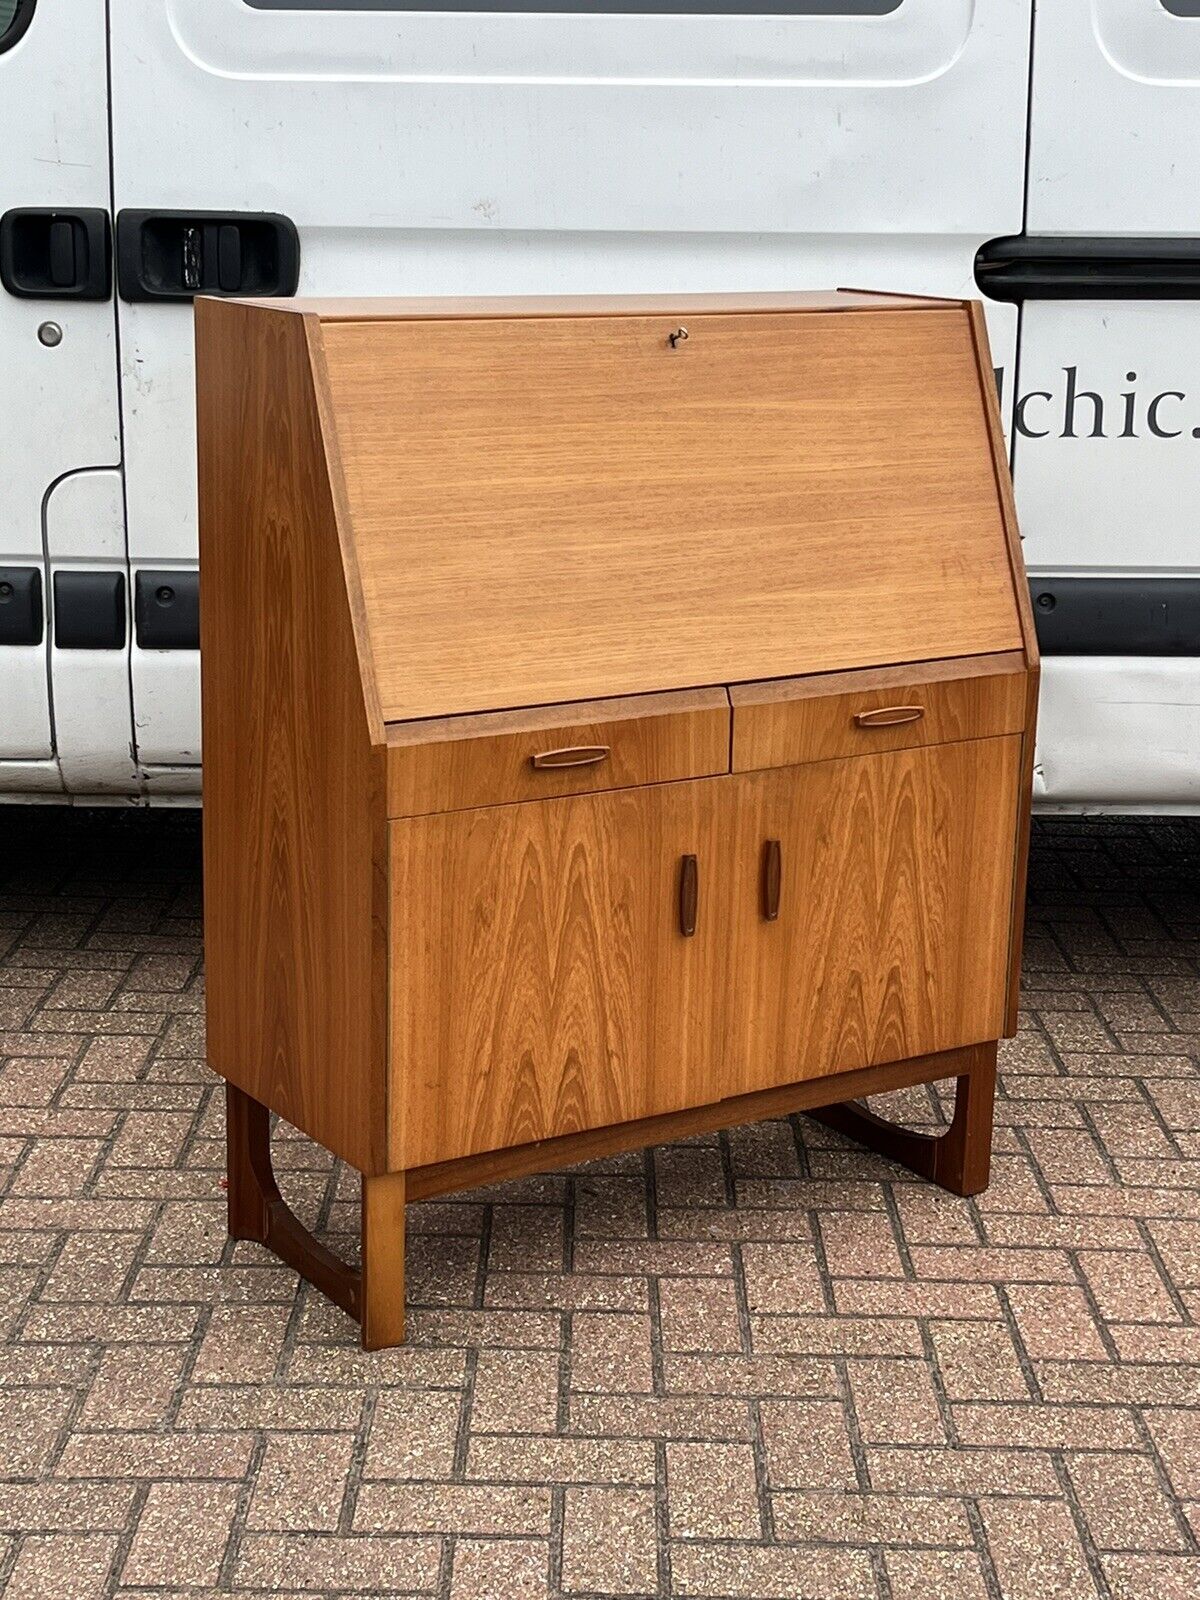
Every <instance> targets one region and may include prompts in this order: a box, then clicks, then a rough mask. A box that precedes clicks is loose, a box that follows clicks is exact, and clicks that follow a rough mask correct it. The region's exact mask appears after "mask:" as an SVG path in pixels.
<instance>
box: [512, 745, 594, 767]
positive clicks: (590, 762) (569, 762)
mask: <svg viewBox="0 0 1200 1600" xmlns="http://www.w3.org/2000/svg"><path fill="white" fill-rule="evenodd" d="M608 756H609V747H608V745H606V744H572V745H565V746H564V747H563V748H562V749H561V750H539V751H538V753H537V755H535V756H530V758H529V765H530V766H531V767H536V768H537V769H538V771H539V772H540V771H542V770H543V769H545V768H547V767H598V766H599V765H600V763H601V762H602V761H607V760H608Z"/></svg>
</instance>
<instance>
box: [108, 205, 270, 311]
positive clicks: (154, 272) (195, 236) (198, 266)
mask: <svg viewBox="0 0 1200 1600" xmlns="http://www.w3.org/2000/svg"><path fill="white" fill-rule="evenodd" d="M299 282H300V235H299V234H298V233H297V232H296V225H295V223H294V222H293V221H292V220H291V218H290V217H284V216H280V215H279V214H278V213H277V212H274V211H133V210H126V211H119V212H118V213H117V293H118V294H119V295H120V296H121V299H122V300H128V301H131V302H137V301H142V300H192V299H194V298H195V296H196V295H198V294H218V295H221V294H236V295H243V296H245V295H289V294H295V292H296V286H297V284H298V283H299Z"/></svg>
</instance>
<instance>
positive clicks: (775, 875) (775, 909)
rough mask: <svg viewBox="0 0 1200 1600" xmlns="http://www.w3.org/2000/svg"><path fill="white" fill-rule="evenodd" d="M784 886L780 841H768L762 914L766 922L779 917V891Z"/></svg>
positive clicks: (763, 870)
mask: <svg viewBox="0 0 1200 1600" xmlns="http://www.w3.org/2000/svg"><path fill="white" fill-rule="evenodd" d="M782 884H783V848H782V846H781V845H780V843H779V840H778V839H767V840H766V841H765V842H764V844H763V858H762V914H763V920H764V921H766V922H774V921H775V919H776V918H777V917H778V916H779V891H780V889H781V887H782Z"/></svg>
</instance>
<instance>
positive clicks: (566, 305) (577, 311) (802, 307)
mask: <svg viewBox="0 0 1200 1600" xmlns="http://www.w3.org/2000/svg"><path fill="white" fill-rule="evenodd" d="M197 299H198V300H201V299H203V300H218V302H220V301H226V302H227V303H229V304H232V305H237V306H247V307H252V308H259V309H262V310H266V311H284V312H291V313H293V314H294V315H297V316H309V317H317V318H319V319H320V321H322V322H404V321H438V320H446V321H452V320H455V319H465V318H488V317H495V318H512V317H581V316H588V317H600V316H610V317H637V316H657V315H679V316H683V315H687V316H719V315H722V314H725V315H729V314H735V315H742V314H752V313H756V312H766V313H770V312H813V311H876V312H880V311H945V310H952V309H954V308H961V307H963V306H965V305H966V304H967V302H966V301H965V300H954V299H936V298H933V297H932V296H928V295H906V294H894V293H892V292H890V291H888V290H885V289H830V290H794V291H783V292H779V293H737V294H679V295H670V294H648V295H647V294H629V295H485V296H479V297H458V296H430V297H420V296H414V297H410V298H397V297H391V296H388V297H380V298H371V299H360V298H352V297H348V298H342V299H336V298H320V297H313V298H305V297H296V298H292V299H273V298H268V297H262V298H257V297H255V298H250V297H240V296H220V297H217V296H198V297H197Z"/></svg>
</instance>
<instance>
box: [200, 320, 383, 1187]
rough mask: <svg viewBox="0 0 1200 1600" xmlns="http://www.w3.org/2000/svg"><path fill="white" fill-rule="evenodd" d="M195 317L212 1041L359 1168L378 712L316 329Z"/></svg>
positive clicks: (367, 1054)
mask: <svg viewBox="0 0 1200 1600" xmlns="http://www.w3.org/2000/svg"><path fill="white" fill-rule="evenodd" d="M196 318H197V327H198V330H199V334H200V337H199V338H198V340H197V400H198V408H199V409H198V425H199V441H200V458H199V480H200V562H201V572H202V574H203V579H202V581H203V586H204V603H203V605H202V606H201V614H200V629H201V634H200V638H201V653H200V662H201V674H202V688H203V710H204V913H205V949H206V966H207V977H206V984H207V1011H208V1059H209V1061H210V1063H211V1064H212V1066H213V1067H214V1068H215V1069H216V1070H217V1071H218V1072H219V1073H221V1074H222V1076H224V1077H226V1078H228V1079H229V1080H230V1081H231V1082H232V1083H234V1084H236V1085H237V1086H238V1087H239V1088H240V1089H243V1090H244V1091H245V1092H246V1093H247V1094H249V1095H250V1096H251V1097H252V1098H253V1099H254V1100H256V1101H258V1102H260V1103H261V1104H262V1105H267V1106H270V1107H271V1108H272V1109H273V1110H275V1111H278V1112H279V1113H280V1114H281V1115H282V1116H284V1117H286V1118H287V1120H288V1121H289V1122H292V1123H294V1124H295V1125H296V1126H297V1127H298V1128H301V1129H303V1130H304V1131H305V1132H306V1133H309V1134H311V1135H312V1136H313V1137H314V1138H316V1139H319V1140H320V1141H321V1143H322V1144H324V1145H325V1146H326V1147H327V1148H328V1149H330V1150H333V1151H334V1152H335V1153H336V1154H338V1155H340V1156H342V1157H343V1158H344V1159H346V1160H347V1161H351V1162H353V1164H354V1165H355V1166H356V1167H358V1168H359V1169H360V1170H363V1171H373V1170H377V1169H378V1168H379V1166H380V1165H382V1162H383V1156H384V1134H385V1129H384V1121H385V1110H384V1100H385V1090H386V1083H385V1073H386V1028H387V968H386V956H387V941H386V933H385V931H384V919H385V918H386V912H387V907H386V872H387V862H386V854H385V852H386V834H385V828H386V821H385V814H384V812H385V808H384V779H385V773H384V749H383V745H382V731H383V730H382V725H379V726H378V734H379V743H375V742H374V740H373V737H372V731H373V730H372V718H371V714H370V705H369V700H368V696H367V693H366V691H365V689H364V674H363V664H362V659H361V657H360V654H359V650H358V642H357V640H356V637H355V630H354V626H353V619H352V608H351V602H350V598H349V588H348V577H347V572H346V567H345V565H344V563H343V558H342V548H341V543H340V539H339V530H338V524H337V518H336V515H335V510H334V504H333V500H332V498H331V494H330V487H329V482H328V478H327V475H326V463H325V453H324V446H323V444H322V432H321V416H320V404H319V397H318V395H317V393H316V391H315V389H314V385H313V362H312V352H311V349H310V346H309V339H310V337H311V333H312V327H311V325H310V324H308V323H306V322H305V321H303V320H302V319H301V318H299V317H285V316H271V315H270V314H269V313H263V312H261V311H259V310H258V309H257V308H254V309H250V308H247V307H242V306H230V305H217V304H215V303H214V302H211V301H204V300H201V301H199V302H198V303H197V305H196ZM366 681H367V682H369V679H367V680H366Z"/></svg>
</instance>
